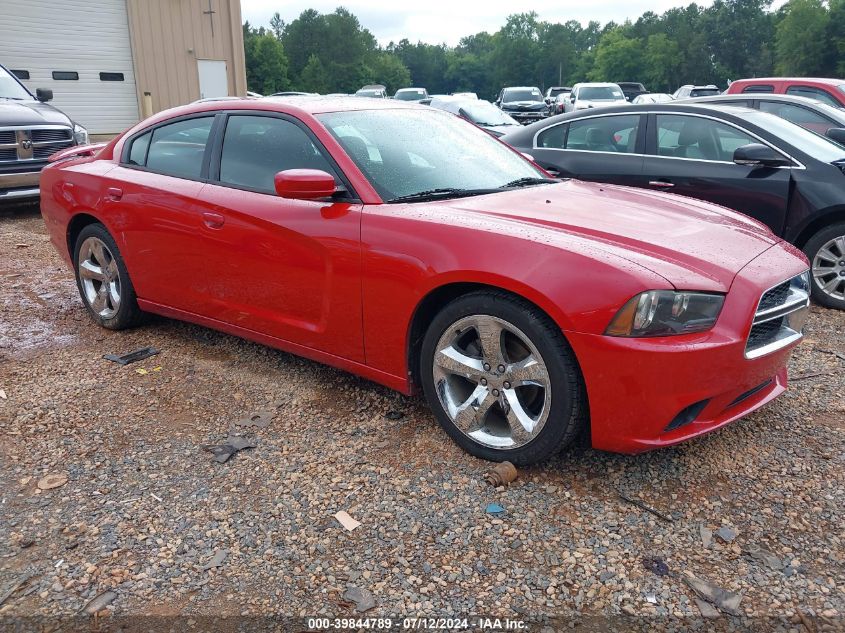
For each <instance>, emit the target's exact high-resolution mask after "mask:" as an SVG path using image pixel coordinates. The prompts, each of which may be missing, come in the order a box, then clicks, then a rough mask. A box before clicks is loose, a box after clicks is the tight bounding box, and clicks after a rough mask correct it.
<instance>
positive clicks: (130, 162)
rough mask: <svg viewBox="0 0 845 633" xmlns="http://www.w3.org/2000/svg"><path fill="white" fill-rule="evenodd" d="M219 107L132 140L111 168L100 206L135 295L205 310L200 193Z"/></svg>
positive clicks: (163, 303) (185, 308) (191, 309)
mask: <svg viewBox="0 0 845 633" xmlns="http://www.w3.org/2000/svg"><path fill="white" fill-rule="evenodd" d="M214 121H215V117H214V115H213V114H212V115H209V114H207V113H206V114H203V115H200V116H191V117H185V118H182V119H178V120H175V121H173V120H171V121H168V122H167V123H165V124H162V125H158V126H156V127H154V128H153V129H151V130H147V131H145V132H143V133H141V134H137V135H135V136H134V137H132V138H130V139H128V140H127V142H126V143H125V145H124V151H123V156H122V157H121V162H120V164H119V165H118V166H117V167H115V168H114V169H112V170H111V171H110V172H109V173H108V175H107V176H106V179H105V180H106V182H105V190H104V192H103V193H104V201H103V203H102V204H103V209H102V210H103V212H104V215H105V217H107V218H108V219H109V223H110V228H111V229H112V230H113V231H114V234H115V239H117V240H118V241H119V242H122V244H121V249H120V250H121V253H122V254H123V257H124V259H125V260H126V263H127V267H128V269H129V270H130V271H131V272H132V282H133V285H134V286H135V291H136V292H137V294H138V297H139V298H141V299H146V300H147V301H152V302H155V303H158V304H162V305H165V306H169V307H172V308H176V309H178V310H184V311H187V312H191V313H197V314H201V313H202V309H203V304H204V297H203V296H202V294H201V293H198V292H197V284H196V280H197V279H200V278H202V277H203V276H204V275H205V273H206V262H207V260H208V257H207V253H206V252H205V250H204V245H203V243H202V239H201V236H200V226H201V221H200V217H199V214H198V212H197V206H196V199H197V196H198V195H199V192H200V190H201V189H202V187H203V179H204V177H205V174H206V172H207V163H208V158H209V156H210V153H209V150H210V143H209V138H210V137H211V134H212V129H213V128H214Z"/></svg>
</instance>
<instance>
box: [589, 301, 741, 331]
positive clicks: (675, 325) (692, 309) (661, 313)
mask: <svg viewBox="0 0 845 633" xmlns="http://www.w3.org/2000/svg"><path fill="white" fill-rule="evenodd" d="M724 303H725V295H720V294H705V293H702V292H675V291H672V290H649V291H647V292H643V293H641V294H638V295H637V296H636V297H634V298H633V299H631V300H630V301H628V302H627V303H626V304H625V305H624V306H622V309H621V310H619V312H617V313H616V316H615V317H613V320H612V321H611V322H610V325H608V326H607V330H605V334H607V335H608V336H630V337H639V336H670V335H673V334H691V333H693V332H703V331H704V330H709V329H710V328H712V327H713V325H714V324H715V323H716V319H717V318H718V317H719V312H721V311H722V305H723V304H724Z"/></svg>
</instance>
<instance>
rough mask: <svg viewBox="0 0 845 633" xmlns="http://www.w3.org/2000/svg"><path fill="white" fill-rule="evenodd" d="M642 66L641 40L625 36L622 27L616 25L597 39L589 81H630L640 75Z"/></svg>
mask: <svg viewBox="0 0 845 633" xmlns="http://www.w3.org/2000/svg"><path fill="white" fill-rule="evenodd" d="M642 67H643V45H642V42H641V41H640V40H637V39H634V38H632V37H627V36H626V35H625V33H624V29H623V28H622V27H617V28H615V29H613V30H611V31H608V32H607V33H605V34H604V35H603V36H602V38H601V40H599V45H598V48H597V49H596V59H595V62H594V63H593V69H592V70H591V71H590V73H589V78H590V80H591V81H631V80H634V79H636V78H637V77H639V76H641V75H642Z"/></svg>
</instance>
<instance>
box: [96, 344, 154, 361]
mask: <svg viewBox="0 0 845 633" xmlns="http://www.w3.org/2000/svg"><path fill="white" fill-rule="evenodd" d="M156 354H158V350H157V349H156V348H155V347H142V348H141V349H136V350H135V351H134V352H129V353H128V354H124V355H123V356H118V355H116V354H104V355H103V358H105V359H106V360H110V361H112V362H113V363H117V364H118V365H128V364H129V363H135V362H138V361H139V360H144V359H145V358H149V357H150V356H155V355H156Z"/></svg>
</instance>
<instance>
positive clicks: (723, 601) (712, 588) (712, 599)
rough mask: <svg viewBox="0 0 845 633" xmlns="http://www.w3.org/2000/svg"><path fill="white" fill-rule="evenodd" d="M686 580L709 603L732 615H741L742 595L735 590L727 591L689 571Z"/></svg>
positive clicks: (685, 576)
mask: <svg viewBox="0 0 845 633" xmlns="http://www.w3.org/2000/svg"><path fill="white" fill-rule="evenodd" d="M683 578H684V582H686V583H687V585H689V587H690V588H691V589H692V590H693V591H694V592H695V593H696V594H698V597H699V598H703V599H705V600H707V601H708V602H709V603H711V604H712V605H714V606H715V607H717V608H718V609H719V610H721V611H724V612H725V613H729V614H730V615H740V612H739V602H740V600H742V596H741V595H740V594H738V593H734V592H733V591H727V590H726V589H722V588H721V587H717V586H716V585H714V584H713V583H711V582H708V581H706V580H700V579H698V578H696V577H695V576H693V575H692V574H689V573H687V574H686V575H684V577H683Z"/></svg>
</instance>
